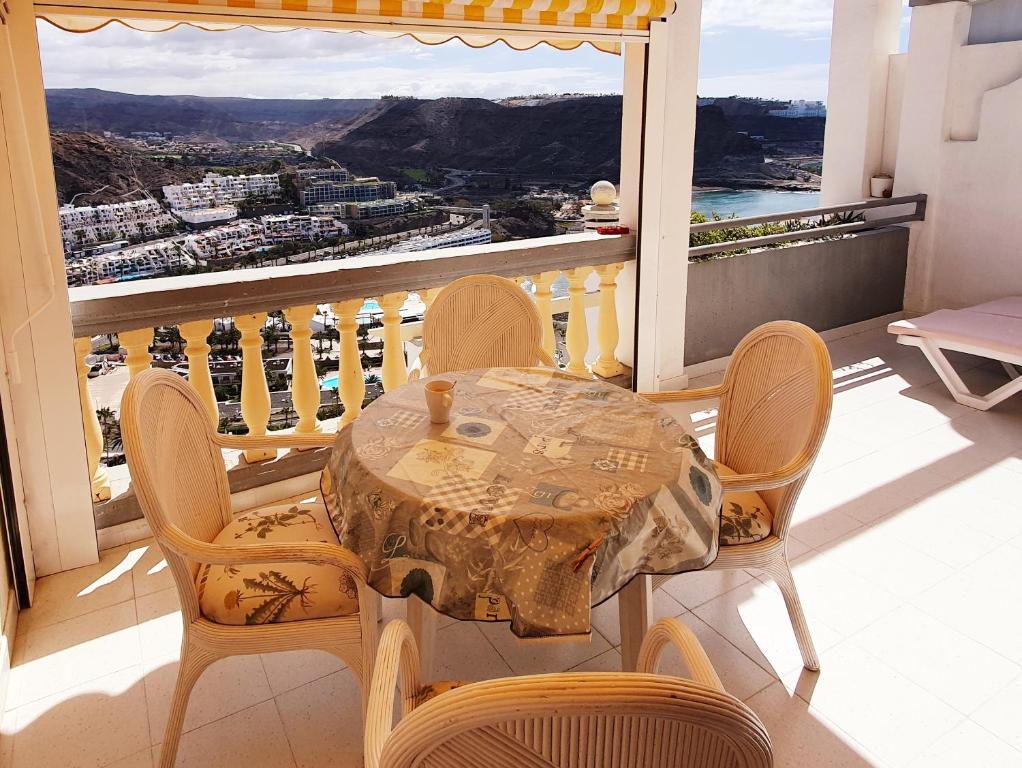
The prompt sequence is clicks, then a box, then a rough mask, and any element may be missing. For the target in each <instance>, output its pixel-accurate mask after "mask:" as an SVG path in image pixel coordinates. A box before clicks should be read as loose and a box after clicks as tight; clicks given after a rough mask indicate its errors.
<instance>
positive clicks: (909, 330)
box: [887, 296, 1022, 411]
mask: <svg viewBox="0 0 1022 768" xmlns="http://www.w3.org/2000/svg"><path fill="white" fill-rule="evenodd" d="M887 330H888V331H890V332H891V333H893V334H895V335H896V336H897V337H898V343H899V344H907V345H910V346H913V347H919V349H921V350H922V351H923V354H924V355H926V359H927V360H929V361H930V364H931V365H933V367H934V369H935V370H936V371H937V374H938V375H939V376H940V379H941V381H943V382H944V384H946V385H947V388H948V389H949V390H950V391H951V394H952V396H953V397H954V398H955V400H957V401H958V402H959V403H961V404H962V405H967V406H969V407H970V408H978V409H979V410H981V411H985V410H987V409H988V408H992V407H993V406H995V405H997V404H998V403H1000V402H1001V401H1003V400H1005V399H1007V398H1009V397H1011V396H1012V395H1014V394H1016V393H1018V392H1022V376H1020V375H1019V371H1018V369H1017V368H1016V366H1022V296H1009V297H1007V298H1004V299H997V300H996V301H989V302H987V303H985V304H978V305H976V306H975V307H969V308H967V309H940V310H938V311H936V312H931V313H930V314H928V315H923V316H922V317H915V318H912V319H911V320H899V321H898V322H896V323H891V324H890V325H889V326H887ZM944 350H954V351H956V352H965V353H967V354H970V355H979V356H980V357H988V358H990V359H992V360H997V361H999V362H1000V363H1001V364H1002V365H1003V366H1004V370H1005V371H1007V372H1008V376H1009V377H1010V378H1011V380H1010V381H1008V382H1007V383H1006V384H1004V385H1002V386H1000V387H998V388H997V389H995V390H994V391H993V392H990V393H988V394H986V395H977V394H974V393H972V392H970V391H969V388H968V387H967V386H966V385H965V382H963V381H962V379H961V377H960V376H959V375H958V373H957V372H956V371H955V369H954V368H953V367H952V366H951V363H950V362H949V361H948V359H947V357H945V356H944Z"/></svg>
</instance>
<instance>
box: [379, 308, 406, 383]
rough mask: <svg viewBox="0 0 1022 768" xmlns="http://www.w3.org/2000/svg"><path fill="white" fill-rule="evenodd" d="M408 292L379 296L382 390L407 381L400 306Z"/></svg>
mask: <svg viewBox="0 0 1022 768" xmlns="http://www.w3.org/2000/svg"><path fill="white" fill-rule="evenodd" d="M407 298H408V293H407V292H405V291H399V292H397V293H387V294H384V295H383V296H381V297H380V308H381V309H383V390H384V392H390V391H391V390H393V389H397V388H398V387H400V386H401V385H402V384H406V383H407V382H408V368H407V367H406V365H405V353H404V344H403V343H402V341H401V312H400V310H401V307H403V306H404V303H405V299H407Z"/></svg>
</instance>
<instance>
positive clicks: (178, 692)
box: [160, 630, 216, 768]
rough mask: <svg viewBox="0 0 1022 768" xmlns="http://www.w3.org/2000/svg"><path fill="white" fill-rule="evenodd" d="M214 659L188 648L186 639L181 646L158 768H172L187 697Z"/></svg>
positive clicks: (182, 725) (179, 739)
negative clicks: (179, 660)
mask: <svg viewBox="0 0 1022 768" xmlns="http://www.w3.org/2000/svg"><path fill="white" fill-rule="evenodd" d="M186 631H187V630H186ZM214 661H216V657H214V656H211V655H210V654H208V653H205V652H204V651H193V650H189V648H188V643H187V641H186V642H185V644H184V645H183V646H182V649H181V664H180V665H179V666H178V670H177V683H176V684H175V685H174V696H173V699H171V703H170V715H168V717H167V727H166V730H165V731H164V732H163V747H162V748H161V750H160V768H173V766H174V760H175V759H176V758H177V746H178V742H179V741H181V729H182V728H183V727H184V722H185V712H186V711H187V710H188V697H189V696H191V693H192V688H194V687H195V683H196V682H197V681H198V679H199V678H200V677H201V676H202V673H203V672H205V671H206V668H207V667H208V666H209V665H210V664H212V663H213V662H214Z"/></svg>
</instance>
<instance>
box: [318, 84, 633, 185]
mask: <svg viewBox="0 0 1022 768" xmlns="http://www.w3.org/2000/svg"><path fill="white" fill-rule="evenodd" d="M384 103H385V104H386V105H387V106H386V108H385V109H383V110H381V111H380V112H379V114H377V115H375V117H374V118H373V119H372V120H369V121H367V122H364V123H363V124H362V125H360V126H358V127H357V128H354V129H353V130H351V131H349V132H347V133H346V134H345V135H344V136H343V137H341V138H340V139H337V140H333V141H326V142H323V143H321V144H319V145H317V146H316V147H315V148H314V150H313V151H314V153H316V154H320V155H324V156H326V157H329V158H331V159H333V160H337V161H338V162H340V163H342V164H345V165H348V166H349V167H350V168H351V169H352V170H353V171H354V172H356V173H363V172H364V173H374V174H379V175H383V176H390V177H400V176H401V169H405V168H414V169H426V168H457V169H465V170H473V171H483V172H489V173H507V174H515V175H527V176H539V177H555V178H559V179H577V180H587V179H592V180H595V179H597V178H604V177H608V176H609V177H616V174H617V171H618V165H619V163H620V157H619V153H620V146H619V144H620V135H621V97H620V96H597V97H589V98H576V99H565V100H556V101H549V102H544V103H540V104H537V105H529V106H505V105H502V104H498V103H495V102H492V101H488V100H486V99H461V98H444V99H430V100H425V99H400V100H392V101H389V102H384Z"/></svg>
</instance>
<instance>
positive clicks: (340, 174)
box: [294, 168, 351, 182]
mask: <svg viewBox="0 0 1022 768" xmlns="http://www.w3.org/2000/svg"><path fill="white" fill-rule="evenodd" d="M294 174H295V178H296V179H297V180H298V181H299V182H310V181H313V180H315V181H348V180H349V179H350V178H351V174H350V173H348V169H347V168H301V169H299V170H297V171H295V172H294Z"/></svg>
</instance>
